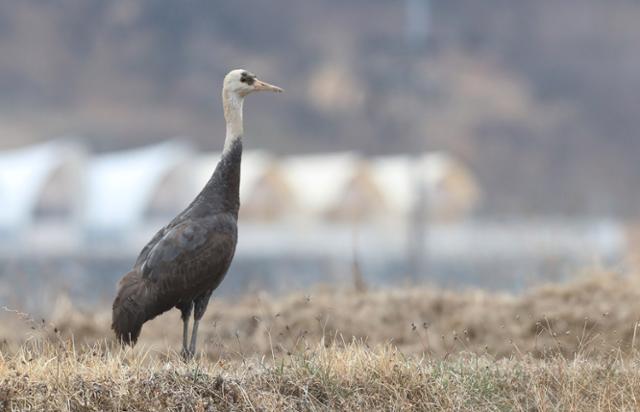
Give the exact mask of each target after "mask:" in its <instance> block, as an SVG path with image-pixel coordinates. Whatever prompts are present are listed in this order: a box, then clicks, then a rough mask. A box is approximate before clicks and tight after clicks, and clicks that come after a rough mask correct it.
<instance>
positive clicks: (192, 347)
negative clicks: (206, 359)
mask: <svg viewBox="0 0 640 412" xmlns="http://www.w3.org/2000/svg"><path fill="white" fill-rule="evenodd" d="M198 323H200V320H199V319H195V318H194V319H193V331H192V332H191V345H189V353H190V354H191V356H193V355H195V353H196V341H197V340H198Z"/></svg>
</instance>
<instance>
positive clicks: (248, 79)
mask: <svg viewBox="0 0 640 412" xmlns="http://www.w3.org/2000/svg"><path fill="white" fill-rule="evenodd" d="M254 81H255V78H254V77H253V76H252V75H250V74H249V73H247V72H242V74H241V75H240V82H242V83H247V84H248V85H249V86H251V85H253V82H254Z"/></svg>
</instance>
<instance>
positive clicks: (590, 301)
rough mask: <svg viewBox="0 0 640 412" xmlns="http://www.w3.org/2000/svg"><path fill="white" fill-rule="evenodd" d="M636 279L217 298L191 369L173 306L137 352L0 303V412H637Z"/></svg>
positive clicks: (81, 326)
mask: <svg viewBox="0 0 640 412" xmlns="http://www.w3.org/2000/svg"><path fill="white" fill-rule="evenodd" d="M638 286H640V285H639V284H638V280H636V279H635V278H634V277H620V276H615V275H607V274H605V275H602V274H601V275H593V276H589V277H586V278H584V279H582V280H579V281H576V282H574V283H571V284H566V285H556V286H548V287H542V288H538V289H535V290H532V291H531V292H529V293H527V294H525V295H523V296H511V295H495V294H488V293H484V292H464V293H453V292H445V291H440V290H432V289H428V288H414V289H397V290H392V291H372V292H364V293H357V292H351V291H344V290H343V291H338V290H331V289H316V290H315V291H314V292H313V293H312V294H311V295H310V296H301V295H292V296H287V297H282V298H278V299H274V298H271V297H269V296H266V295H253V296H248V297H246V298H244V299H242V300H240V301H237V302H233V301H224V300H216V301H214V302H212V306H211V308H210V311H209V314H208V316H207V318H206V322H205V325H203V328H202V338H203V339H202V341H203V343H204V344H203V345H202V346H201V348H202V349H203V351H202V352H201V354H200V357H199V358H198V360H197V361H196V362H192V363H183V362H182V361H180V360H179V358H178V357H177V355H176V353H175V352H173V350H175V349H178V348H179V346H178V345H179V336H180V322H179V316H178V312H177V311H176V312H175V313H172V314H169V315H166V316H164V317H162V318H159V319H157V320H155V321H153V322H152V323H151V324H150V325H148V327H146V328H145V330H144V331H143V335H142V338H141V340H140V343H141V345H139V346H138V347H136V348H135V349H133V350H131V349H124V350H123V349H121V348H120V347H119V346H115V345H114V344H113V342H112V341H111V337H110V334H109V331H108V321H109V314H108V311H106V310H105V311H100V312H98V313H81V312H79V311H77V310H75V309H73V308H72V307H71V306H69V305H68V304H67V303H64V302H63V301H61V303H60V304H59V305H58V306H57V307H56V310H55V311H54V312H53V313H52V315H51V319H49V320H44V322H43V321H42V320H37V321H36V320H33V319H29V318H28V315H24V314H23V315H20V314H17V313H14V312H6V311H5V313H4V315H3V323H2V325H3V326H4V327H3V328H2V329H1V330H0V335H1V336H3V338H4V341H3V343H2V346H1V349H2V350H1V351H0V410H3V409H7V410H87V411H92V410H108V411H110V410H114V411H115V410H198V411H199V410H219V409H223V410H227V409H232V410H233V409H236V410H246V409H258V410H286V409H290V410H301V409H302V410H315V409H321V410H326V409H341V410H381V409H384V410H390V409H392V410H408V409H414V408H419V409H427V410H428V409H431V410H437V409H444V410H549V409H551V410H605V409H606V410H638V409H639V408H640V405H638V402H637V397H638V396H640V392H639V391H640V365H639V364H638V363H637V359H639V358H638V353H637V346H638V345H640V342H638V341H640V336H637V335H638V334H639V332H640V331H639V330H638V329H639V328H638V327H637V322H638V318H639V317H640V299H637V295H638V292H637V291H640V288H639V287H638ZM5 320H6V321H5Z"/></svg>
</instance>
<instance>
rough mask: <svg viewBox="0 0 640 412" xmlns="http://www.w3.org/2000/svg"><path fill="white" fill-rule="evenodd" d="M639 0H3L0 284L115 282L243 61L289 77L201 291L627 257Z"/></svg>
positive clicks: (209, 144)
mask: <svg viewBox="0 0 640 412" xmlns="http://www.w3.org/2000/svg"><path fill="white" fill-rule="evenodd" d="M639 20H640V3H638V2H637V1H635V0H618V1H611V2H601V1H597V0H580V1H578V0H565V1H562V2H557V1H552V0H540V1H536V2H512V1H506V0H488V1H484V2H482V4H480V3H478V2H476V1H472V0H447V1H444V0H442V1H441V0H404V1H397V2H389V1H378V0H367V1H363V0H360V1H351V2H342V1H337V0H323V1H315V2H298V1H293V0H290V1H284V0H283V1H273V2H253V1H245V0H238V1H233V2H211V1H204V0H192V1H184V2H171V1H157V0H144V1H137V2H132V1H129V0H112V1H110V2H98V1H84V0H64V1H59V2H41V1H27V0H25V1H10V2H2V3H1V4H0V55H1V56H2V57H1V58H0V302H3V304H6V305H9V306H11V307H18V308H22V309H25V310H38V309H39V308H43V307H45V304H46V303H48V302H50V301H51V300H52V299H54V298H55V296H56V295H57V294H59V293H60V292H64V293H66V294H69V295H71V296H72V297H73V299H74V302H78V303H81V304H82V305H86V306H92V305H96V304H103V303H105V302H109V301H110V300H111V299H112V298H113V295H114V293H115V284H116V281H117V279H118V278H119V277H120V276H121V275H122V274H123V273H125V272H126V271H127V270H128V269H129V268H130V267H131V266H132V264H133V262H134V260H135V257H136V256H137V253H138V252H139V250H140V249H141V247H142V246H143V245H144V244H145V243H146V241H147V240H148V239H149V238H150V237H151V236H152V235H153V233H154V232H155V231H156V230H158V229H159V228H160V227H161V226H163V225H164V224H166V223H167V222H168V221H169V220H170V219H171V218H172V217H173V216H175V214H177V213H178V212H179V211H180V210H181V209H182V208H184V207H185V206H186V205H187V204H188V203H189V202H190V200H191V199H192V198H193V197H194V196H195V195H196V194H197V193H198V190H199V189H200V188H201V187H202V185H203V184H204V182H206V180H207V179H208V177H209V176H210V174H211V173H212V172H213V169H214V167H215V164H216V162H217V160H218V158H219V151H220V150H221V148H222V145H223V139H224V119H223V117H222V110H221V103H220V88H221V83H222V78H223V76H224V75H225V74H226V72H228V71H229V70H230V69H233V68H238V67H242V68H246V69H248V70H251V71H253V72H254V73H256V74H257V75H258V76H259V77H261V78H262V79H264V80H266V81H268V82H272V83H274V84H277V85H279V86H282V87H283V88H284V89H285V90H286V93H284V94H282V95H278V96H273V95H266V94H265V95H255V96H251V97H250V98H249V99H248V101H247V103H246V105H245V135H246V136H245V155H244V158H243V170H242V174H243V177H242V178H243V181H242V188H241V197H242V211H241V222H240V228H239V244H238V251H237V254H236V259H235V261H234V264H233V265H232V268H231V271H230V274H229V276H228V277H227V278H226V280H225V282H224V283H223V285H222V287H221V289H220V291H219V292H217V293H218V294H222V295H225V294H227V295H237V294H241V293H245V292H247V291H255V290H263V289H264V290H268V291H270V292H273V293H281V292H285V291H289V290H291V289H302V288H305V287H308V286H310V285H312V284H317V283H331V284H337V285H345V286H348V287H354V288H356V289H364V288H367V287H376V286H380V285H390V284H391V285H400V284H411V283H413V282H420V283H427V284H434V285H438V286H442V287H449V288H454V289H458V288H469V287H482V288H487V289H499V290H509V291H521V290H523V289H524V288H526V287H527V286H529V285H532V284H537V283H540V282H542V281H548V280H561V279H564V278H566V277H567V276H570V275H571V274H575V273H578V272H579V271H580V270H583V269H585V268H593V267H607V268H615V269H616V270H626V269H628V268H630V267H632V265H633V261H634V255H633V253H632V252H633V245H634V238H636V237H637V235H636V233H635V232H636V230H635V223H634V222H635V221H636V220H637V215H638V212H639V211H640V207H638V204H639V203H640V185H638V184H636V179H637V177H638V176H640V162H638V159H637V157H638V153H640V139H639V138H638V136H637V130H640V116H638V111H639V110H640V76H638V73H640V42H639V41H638V39H640V25H638V24H637V22H638V21H639ZM27 292H28V293H27Z"/></svg>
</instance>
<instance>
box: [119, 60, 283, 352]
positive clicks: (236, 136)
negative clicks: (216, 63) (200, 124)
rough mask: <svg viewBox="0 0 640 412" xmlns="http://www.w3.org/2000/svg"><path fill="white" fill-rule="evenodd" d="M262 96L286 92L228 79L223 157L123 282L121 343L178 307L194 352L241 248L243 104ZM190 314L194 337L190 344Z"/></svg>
mask: <svg viewBox="0 0 640 412" xmlns="http://www.w3.org/2000/svg"><path fill="white" fill-rule="evenodd" d="M260 90H264V91H272V92H281V91H282V89H280V88H279V87H276V86H273V85H271V84H268V83H265V82H262V81H260V80H258V79H257V78H256V76H255V75H254V74H252V73H250V72H248V71H246V70H240V69H238V70H232V71H231V72H229V73H228V74H227V75H226V76H225V78H224V84H223V87H222V102H223V107H224V118H225V121H226V124H227V134H226V138H225V142H224V150H223V152H222V157H221V159H220V161H219V162H218V165H217V166H216V168H215V171H214V172H213V175H212V176H211V178H210V179H209V181H208V182H207V184H206V185H205V187H204V189H202V191H201V192H200V193H199V194H198V195H197V196H196V198H195V199H194V200H193V202H191V204H190V205H189V206H188V207H187V208H186V209H185V210H184V211H183V212H182V213H180V214H179V215H178V216H176V217H175V218H174V219H173V220H172V221H171V222H170V223H169V224H168V225H167V226H165V227H163V228H162V229H160V231H159V232H158V233H156V235H155V236H154V237H153V238H152V239H151V241H150V242H149V243H148V244H147V245H146V246H145V247H144V248H143V249H142V251H141V252H140V255H139V256H138V259H137V260H136V263H135V265H134V266H133V269H132V270H131V271H130V272H129V273H127V274H126V275H125V276H123V277H122V279H121V280H120V282H119V283H118V294H117V296H116V298H115V300H114V302H113V314H112V316H113V318H112V325H111V327H112V328H113V330H114V331H115V334H116V336H117V338H118V339H119V340H120V341H121V342H123V343H126V344H131V345H133V344H135V343H136V341H137V339H138V336H139V335H140V330H141V329H142V325H143V324H144V323H145V322H146V321H148V320H150V319H153V318H155V317H156V316H158V315H159V314H161V313H163V312H166V311H168V310H169V309H171V308H173V307H175V308H177V309H179V310H180V312H181V313H182V315H181V318H182V322H183V332H182V355H183V356H184V357H185V358H191V357H192V356H193V355H194V354H195V350H196V340H197V335H198V323H199V321H200V319H201V318H202V316H203V315H204V312H205V311H206V309H207V305H208V303H209V297H210V296H211V293H212V292H213V290H214V289H216V288H217V287H218V285H219V284H220V282H222V279H223V278H224V276H225V274H226V273H227V269H229V265H230V264H231V260H232V259H233V255H234V252H235V248H236V243H237V226H236V223H237V220H238V209H239V207H240V199H239V186H240V161H241V158H242V132H243V131H242V103H243V100H244V98H245V97H246V96H247V95H248V94H249V93H252V92H254V91H260ZM192 311H193V319H194V320H193V331H192V333H191V342H190V344H189V345H188V346H187V343H188V342H187V338H188V334H189V318H190V316H191V312H192Z"/></svg>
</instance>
